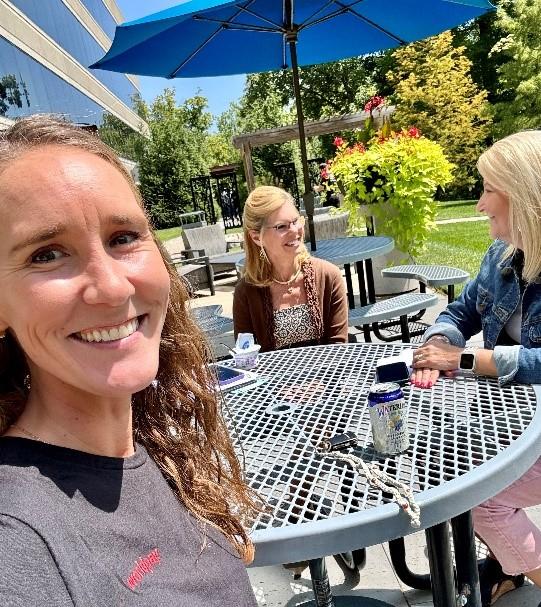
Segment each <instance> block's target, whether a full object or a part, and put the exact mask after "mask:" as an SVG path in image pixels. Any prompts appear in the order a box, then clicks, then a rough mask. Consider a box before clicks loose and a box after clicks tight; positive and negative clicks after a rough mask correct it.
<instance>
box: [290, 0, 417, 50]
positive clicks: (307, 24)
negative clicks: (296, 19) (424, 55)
mask: <svg viewBox="0 0 541 607" xmlns="http://www.w3.org/2000/svg"><path fill="white" fill-rule="evenodd" d="M362 2H364V0H356V2H352V3H351V4H348V5H344V4H342V3H341V2H339V1H337V0H332V2H328V3H327V4H326V5H325V6H324V7H322V8H321V9H320V10H319V11H317V12H316V13H314V14H313V15H311V16H310V17H309V18H308V19H307V20H306V21H305V22H304V23H303V24H302V25H301V26H300V27H299V30H301V29H306V28H308V27H312V26H314V25H319V24H320V23H324V22H325V21H329V20H330V19H334V18H335V17H337V16H338V15H340V14H342V13H351V14H352V15H354V16H355V17H357V19H360V20H361V21H364V22H365V23H368V24H369V25H371V26H372V27H373V28H375V29H377V30H379V31H380V32H381V33H383V34H385V35H386V36H389V37H390V38H392V39H393V40H396V42H398V43H399V44H407V41H406V40H403V39H402V38H399V37H398V36H396V35H395V34H393V33H392V32H390V31H389V30H386V29H385V28H383V27H381V25H378V24H377V23H375V22H374V21H371V20H370V19H368V17H364V16H363V15H361V14H360V13H358V12H357V11H355V10H353V8H352V7H353V6H355V5H356V4H361V3H362ZM329 4H336V5H337V6H339V7H340V8H339V9H337V10H335V11H333V12H332V13H330V14H329V15H325V16H324V17H320V18H319V19H314V17H315V16H316V15H317V14H318V13H319V12H321V10H323V9H325V8H327V6H329ZM310 19H312V21H310Z"/></svg>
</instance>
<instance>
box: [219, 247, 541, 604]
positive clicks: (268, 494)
mask: <svg viewBox="0 0 541 607" xmlns="http://www.w3.org/2000/svg"><path fill="white" fill-rule="evenodd" d="M318 252H319V251H318ZM405 347H409V345H402V344H400V345H390V344H340V345H332V346H314V347H308V348H294V349H290V350H280V351H276V352H268V353H265V354H262V355H260V358H259V360H260V362H259V366H258V368H257V373H258V374H259V375H260V377H261V381H260V382H259V383H256V384H254V385H252V386H247V387H245V388H241V389H239V390H237V391H232V392H228V393H226V394H225V395H224V397H225V401H226V405H227V406H226V407H224V411H223V413H224V416H225V418H226V422H227V424H228V427H229V430H230V432H231V435H232V436H233V438H234V441H235V444H236V447H237V448H238V450H239V454H241V455H242V457H243V458H244V461H245V467H246V474H247V478H248V482H249V483H250V485H251V486H252V487H253V488H254V489H256V490H257V491H258V492H259V493H260V494H261V495H262V496H264V497H265V498H266V500H267V503H268V505H269V506H270V511H269V512H263V513H261V514H260V515H259V516H258V517H257V519H256V520H255V522H254V523H253V526H252V538H253V540H254V542H255V544H256V555H255V561H254V566H263V565H270V564H279V563H283V562H294V561H300V560H306V559H318V557H322V556H324V555H330V554H337V553H340V552H345V551H348V550H352V549H357V548H362V547H366V546H370V545H373V544H378V543H381V542H384V541H388V540H391V539H394V538H397V537H402V536H404V535H407V534H409V533H412V532H414V531H415V529H414V528H412V527H411V525H410V522H409V518H408V516H407V515H406V514H405V513H404V512H402V511H401V510H400V509H399V507H398V506H397V505H396V504H395V503H393V502H390V501H389V496H387V495H384V494H382V492H381V491H379V490H377V489H373V488H371V487H370V486H369V485H368V484H367V483H366V479H364V477H357V478H356V476H355V474H354V473H353V471H352V469H351V468H350V467H349V466H348V465H347V464H345V463H343V462H338V461H336V460H334V459H333V458H331V457H327V456H325V455H320V454H318V453H317V452H316V450H315V447H316V445H317V444H318V443H319V442H320V441H321V439H322V438H324V437H327V436H329V435H334V434H337V433H342V432H344V431H345V430H352V431H354V432H355V433H356V434H357V436H358V437H359V444H358V447H356V449H355V451H354V453H355V454H356V455H358V456H360V457H362V458H363V460H365V461H377V462H378V463H379V465H380V467H381V468H382V469H383V470H385V471H386V472H388V473H389V474H391V475H392V476H394V477H396V478H398V479H400V480H401V481H403V482H404V483H406V484H407V485H408V486H410V487H411V488H412V489H413V491H414V492H415V495H416V500H417V503H418V504H419V506H420V508H421V528H423V529H427V528H431V529H427V541H428V544H429V559H430V563H431V572H432V576H433V590H434V605H435V606H436V607H438V606H440V605H445V606H446V607H447V606H448V607H451V605H455V600H456V597H455V587H454V581H453V575H452V571H451V562H452V561H451V556H450V548H449V537H448V531H447V526H446V523H445V521H448V520H450V519H452V518H453V517H457V516H458V515H460V517H458V518H455V521H457V528H460V529H461V533H462V534H463V533H464V530H465V533H466V535H465V536H464V535H461V536H458V535H456V536H455V551H457V550H458V551H459V552H460V559H459V558H458V556H457V572H458V577H459V588H462V586H463V582H464V581H465V579H464V578H465V577H466V581H468V583H471V584H472V587H473V588H474V589H475V588H476V587H477V586H476V584H478V582H477V569H476V563H475V551H474V547H473V545H472V544H473V535H472V534H471V528H469V527H468V525H469V523H470V520H471V519H470V518H469V513H468V511H469V510H470V509H471V508H472V507H473V506H475V505H477V504H478V503H480V502H481V501H483V500H485V499H487V498H488V497H490V496H492V495H494V494H496V493H498V492H499V491H500V490H501V489H503V488H504V487H506V486H507V485H509V484H510V483H511V482H513V481H514V480H515V479H516V478H518V477H519V476H520V475H521V474H522V473H524V472H525V471H526V470H527V469H528V468H529V467H530V466H531V465H532V464H533V463H534V461H535V460H536V459H537V457H538V456H539V454H540V451H541V413H540V412H539V411H537V405H538V402H539V398H540V396H541V390H540V389H539V387H537V386H528V385H519V384H511V385H507V386H504V387H500V386H499V385H498V382H497V381H496V380H494V379H489V378H483V377H479V378H457V379H440V380H439V381H438V382H437V384H436V386H435V387H434V388H432V389H431V390H420V389H413V388H411V387H409V386H407V387H405V388H404V393H405V398H406V401H407V403H408V406H409V416H408V429H409V434H410V441H411V446H410V448H409V449H408V450H407V451H406V452H405V453H403V454H400V455H396V456H389V457H385V456H382V455H380V454H378V453H376V452H375V451H374V449H373V447H372V437H371V431H370V421H369V411H368V404H367V396H368V391H369V388H370V386H371V385H372V384H373V383H374V365H375V362H376V361H377V360H378V359H379V358H381V357H383V356H390V355H396V354H398V353H399V352H400V351H401V350H402V348H405ZM462 513H466V515H463V514H462ZM464 516H466V518H465V519H464V518H461V517H464ZM459 523H460V525H459ZM459 561H460V562H459ZM315 562H319V563H322V562H323V561H322V559H320V560H318V561H312V562H311V572H312V582H313V584H314V586H315V591H316V594H317V593H318V592H319V593H321V588H322V586H324V585H325V583H327V585H328V578H327V577H326V572H325V570H324V566H323V571H322V572H321V571H320V574H321V575H320V576H319V578H320V579H314V571H317V568H316V569H314V568H313V566H312V565H313V563H315ZM468 565H469V566H470V567H472V568H473V569H470V570H468ZM468 576H473V578H471V577H470V578H468ZM476 599H477V600H478V595H472V596H470V597H469V600H468V605H474V606H475V605H478V604H479V603H477V602H476ZM344 601H345V602H344ZM316 604H320V605H331V604H332V603H328V602H320V603H316ZM336 604H337V605H359V604H366V603H362V602H361V603H359V597H348V598H347V599H344V598H341V599H340V601H339V602H337V603H336Z"/></svg>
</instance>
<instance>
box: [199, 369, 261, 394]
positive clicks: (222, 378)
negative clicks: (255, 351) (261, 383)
mask: <svg viewBox="0 0 541 607" xmlns="http://www.w3.org/2000/svg"><path fill="white" fill-rule="evenodd" d="M210 368H211V369H212V370H213V371H214V373H215V377H216V384H215V389H217V390H222V391H225V390H230V389H233V388H238V387H239V386H244V385H246V384H250V383H253V382H254V381H256V380H257V378H258V375H257V374H256V373H252V372H251V371H241V370H240V369H234V368H232V367H227V366H225V365H220V364H217V363H214V364H211V365H210Z"/></svg>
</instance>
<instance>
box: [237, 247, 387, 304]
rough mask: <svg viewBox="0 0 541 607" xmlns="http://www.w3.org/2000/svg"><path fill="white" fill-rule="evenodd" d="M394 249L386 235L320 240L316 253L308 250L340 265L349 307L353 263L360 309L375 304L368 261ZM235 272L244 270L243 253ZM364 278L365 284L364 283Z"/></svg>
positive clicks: (352, 300) (351, 292) (352, 299)
mask: <svg viewBox="0 0 541 607" xmlns="http://www.w3.org/2000/svg"><path fill="white" fill-rule="evenodd" d="M393 249H394V240H393V239H392V238H389V237H388V236H351V237H348V238H334V239H332V240H320V241H319V242H318V243H317V250H316V251H311V254H312V255H313V256H314V257H319V258H320V259H325V260H326V261H328V262H330V263H333V264H334V265H337V266H344V270H345V274H346V286H347V292H348V303H349V307H350V308H354V307H355V301H354V298H353V283H352V281H351V264H352V263H354V264H355V267H356V270H357V278H358V281H359V298H360V302H361V306H366V305H367V303H375V301H376V293H375V287H374V273H373V270H372V259H373V258H374V257H379V256H380V255H385V254H386V253H389V251H392V250H393ZM236 267H237V271H240V270H242V268H244V254H239V259H238V260H237V262H236ZM365 276H366V284H365Z"/></svg>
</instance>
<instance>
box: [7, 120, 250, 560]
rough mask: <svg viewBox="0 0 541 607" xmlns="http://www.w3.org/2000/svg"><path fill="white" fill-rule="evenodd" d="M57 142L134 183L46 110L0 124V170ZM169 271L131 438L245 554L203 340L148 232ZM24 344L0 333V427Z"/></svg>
mask: <svg viewBox="0 0 541 607" xmlns="http://www.w3.org/2000/svg"><path fill="white" fill-rule="evenodd" d="M47 145H64V146H71V147H74V148H78V149H82V150H85V151H87V152H89V153H91V154H95V155H96V156H99V157H100V158H102V159H104V160H105V161H107V162H109V163H110V164H111V165H113V166H114V167H115V168H116V169H117V170H118V171H119V172H120V173H121V174H122V175H123V176H124V178H125V179H126V181H127V182H128V184H129V185H130V187H131V188H132V190H133V192H134V195H135V197H136V199H137V201H138V203H139V204H140V206H141V208H143V209H144V206H143V201H142V199H141V196H140V194H139V191H138V189H137V187H136V185H135V183H134V182H133V179H132V178H131V175H130V174H129V173H128V171H127V170H126V169H125V168H124V166H123V165H122V163H121V161H120V160H119V158H118V156H117V155H116V154H115V153H114V152H113V151H112V150H111V149H110V148H109V147H107V146H106V145H105V144H104V143H103V142H102V141H100V140H99V138H98V137H96V136H95V135H93V134H91V133H89V132H86V131H84V130H82V129H80V128H78V127H76V126H75V125H72V124H70V123H68V122H66V121H64V120H62V119H59V118H55V117H54V116H47V115H39V116H31V117H28V118H23V119H21V120H19V121H17V122H15V124H14V125H13V126H11V127H10V128H9V129H7V130H5V131H3V132H0V173H1V172H2V171H3V170H4V169H5V167H6V166H7V165H8V164H9V163H10V162H13V160H15V159H16V158H18V157H20V156H21V155H22V154H24V153H25V152H26V151H28V150H30V149H33V148H37V147H43V146H47ZM155 240H156V243H157V245H158V248H159V249H160V252H161V254H162V257H163V258H164V262H165V264H166V267H167V270H168V272H169V276H170V279H171V291H170V300H169V306H168V310H167V314H166V318H165V323H164V327H163V331H162V337H161V343H160V364H159V370H158V375H157V377H156V379H157V384H156V385H155V386H149V387H147V388H145V389H144V390H142V391H141V392H138V393H136V394H134V396H133V422H134V438H135V440H136V441H137V442H139V443H140V444H142V445H143V446H144V447H145V448H146V450H147V451H148V453H149V455H150V457H152V459H153V460H154V461H155V462H156V464H157V465H158V466H159V468H160V469H161V471H162V473H163V475H164V477H165V478H166V480H167V481H168V482H169V485H170V486H171V487H172V489H173V491H174V493H175V495H176V497H177V499H178V500H179V501H180V502H181V503H182V504H184V505H185V506H186V507H187V508H188V509H189V510H190V511H191V512H192V513H193V514H194V516H196V517H197V518H198V519H200V520H201V521H203V522H207V523H209V524H210V525H212V526H214V527H216V528H217V529H219V530H220V531H221V532H222V533H223V534H224V535H225V536H226V537H227V538H228V539H229V540H230V541H231V542H232V543H233V545H235V546H236V548H237V549H238V551H239V553H240V555H241V556H242V557H243V558H244V560H245V561H246V562H250V561H251V560H252V558H253V546H252V543H251V542H250V539H249V538H248V536H247V534H246V531H245V529H244V527H243V524H242V523H243V522H245V521H246V520H247V519H248V517H250V516H251V515H252V514H253V512H254V509H255V508H257V505H256V498H255V497H254V494H253V493H252V492H251V491H250V489H249V488H248V486H247V485H246V483H245V482H244V478H243V473H242V469H241V466H240V464H239V461H238V459H237V457H236V455H235V451H234V449H233V445H232V443H231V439H230V437H229V434H228V431H227V428H226V426H225V423H224V421H223V419H222V417H221V413H220V404H219V402H218V398H217V396H216V395H215V394H214V392H213V391H212V389H211V388H210V386H211V375H210V370H209V368H208V366H207V364H206V361H207V360H208V345H207V343H206V340H205V338H204V337H203V334H202V333H201V331H200V330H199V328H198V327H197V325H196V324H195V322H194V321H193V319H192V317H191V315H190V314H189V312H188V311H187V309H186V305H185V304H186V301H187V299H188V293H187V291H186V288H185V286H184V283H183V282H182V280H181V278H180V277H179V275H178V273H177V272H176V270H175V268H174V266H172V264H170V263H168V262H167V256H166V254H165V253H164V249H163V247H162V246H161V244H160V243H159V241H158V240H157V239H156V238H155ZM28 376H29V369H28V364H27V362H26V358H25V355H24V352H23V351H22V349H21V348H20V347H19V345H18V343H17V341H16V339H15V338H14V336H13V335H11V334H10V332H9V331H8V332H7V334H6V337H5V339H3V340H1V341H0V435H1V434H3V433H4V432H5V431H6V430H7V429H8V428H9V426H10V425H11V424H12V423H13V422H15V421H16V419H17V418H18V416H19V415H20V414H21V412H22V411H23V409H24V406H25V404H26V399H27V395H28Z"/></svg>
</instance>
